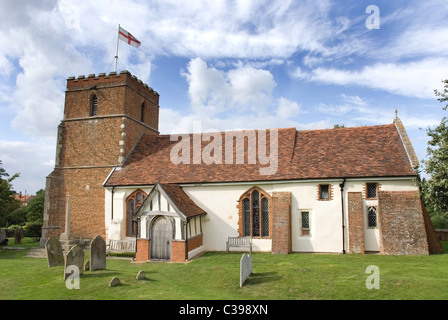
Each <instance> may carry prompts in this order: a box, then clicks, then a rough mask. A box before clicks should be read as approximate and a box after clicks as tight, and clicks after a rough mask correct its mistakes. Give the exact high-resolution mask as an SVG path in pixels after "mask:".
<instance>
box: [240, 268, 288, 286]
mask: <svg viewBox="0 0 448 320" xmlns="http://www.w3.org/2000/svg"><path fill="white" fill-rule="evenodd" d="M282 278H283V277H282V276H279V275H277V272H275V271H270V272H261V273H252V274H251V275H250V276H249V278H248V279H247V280H246V281H245V282H244V286H251V285H257V284H261V283H267V282H274V281H279V280H281V279H282Z"/></svg>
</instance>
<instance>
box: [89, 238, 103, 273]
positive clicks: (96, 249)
mask: <svg viewBox="0 0 448 320" xmlns="http://www.w3.org/2000/svg"><path fill="white" fill-rule="evenodd" d="M98 269H106V241H104V239H103V238H102V237H101V236H96V237H95V238H94V239H93V240H92V243H91V244H90V270H91V271H93V270H98Z"/></svg>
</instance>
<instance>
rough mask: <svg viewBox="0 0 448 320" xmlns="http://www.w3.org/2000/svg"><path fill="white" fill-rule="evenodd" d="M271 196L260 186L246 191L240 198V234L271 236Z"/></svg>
mask: <svg viewBox="0 0 448 320" xmlns="http://www.w3.org/2000/svg"><path fill="white" fill-rule="evenodd" d="M270 201H271V197H270V196H269V195H268V194H267V193H266V192H264V191H263V190H261V189H259V188H252V189H249V190H248V191H246V192H245V193H244V194H243V195H242V196H241V198H240V200H239V208H240V210H239V211H240V229H239V230H240V232H239V233H240V236H251V237H262V238H269V237H270V216H269V211H270V210H269V206H270V205H269V204H270Z"/></svg>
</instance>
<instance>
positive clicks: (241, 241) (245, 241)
mask: <svg viewBox="0 0 448 320" xmlns="http://www.w3.org/2000/svg"><path fill="white" fill-rule="evenodd" d="M226 247H227V249H226V251H227V253H229V249H230V247H249V248H250V253H251V254H252V238H251V237H229V239H228V240H227V242H226Z"/></svg>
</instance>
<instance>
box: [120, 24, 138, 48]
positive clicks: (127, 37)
mask: <svg viewBox="0 0 448 320" xmlns="http://www.w3.org/2000/svg"><path fill="white" fill-rule="evenodd" d="M118 39H120V40H121V41H124V42H126V43H127V44H129V45H131V46H133V47H135V48H138V47H140V45H141V44H142V43H141V42H140V41H138V40H137V38H135V37H134V36H133V35H132V34H131V33H130V32H127V31H126V30H124V29H123V28H122V27H120V26H119V27H118Z"/></svg>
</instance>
